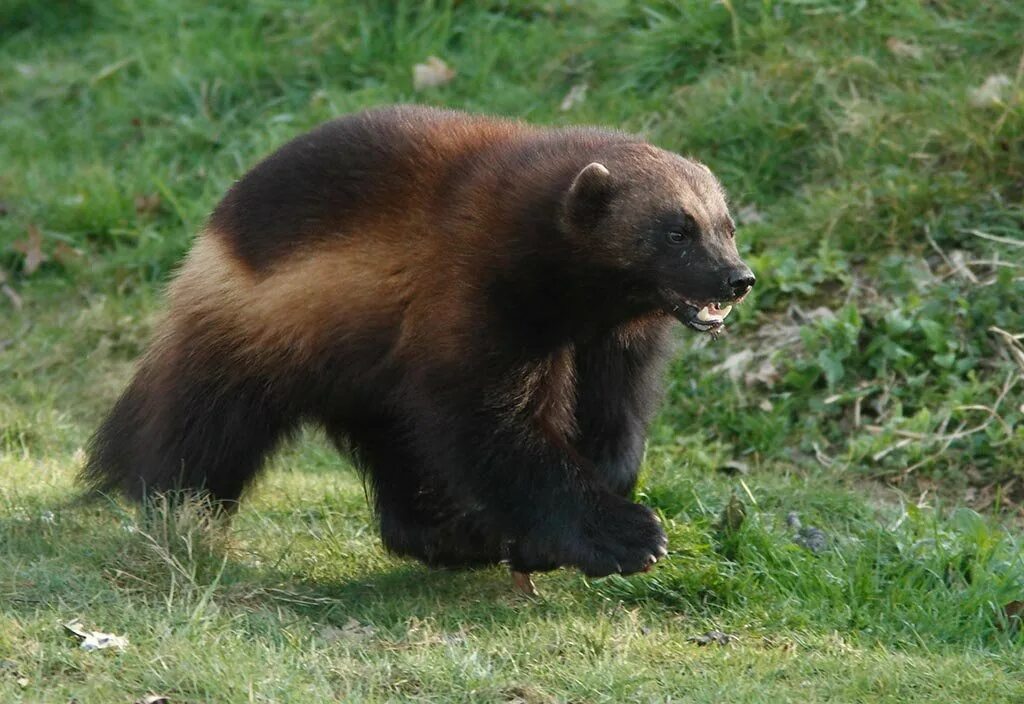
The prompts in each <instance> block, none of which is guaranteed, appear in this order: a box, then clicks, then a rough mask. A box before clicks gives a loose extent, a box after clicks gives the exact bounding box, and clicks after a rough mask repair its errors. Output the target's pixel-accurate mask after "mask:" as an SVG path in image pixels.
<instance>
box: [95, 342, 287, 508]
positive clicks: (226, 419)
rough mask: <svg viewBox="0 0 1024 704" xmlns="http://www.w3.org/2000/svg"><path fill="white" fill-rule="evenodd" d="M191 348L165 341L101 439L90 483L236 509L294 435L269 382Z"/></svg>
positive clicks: (119, 404)
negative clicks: (192, 496)
mask: <svg viewBox="0 0 1024 704" xmlns="http://www.w3.org/2000/svg"><path fill="white" fill-rule="evenodd" d="M183 347H184V348H185V349H187V353H182V352H181V350H175V349H174V346H173V345H170V346H169V345H168V343H167V341H164V342H160V341H158V342H157V343H155V345H154V349H152V350H151V351H150V353H149V354H148V355H147V356H146V357H145V358H144V359H143V361H142V363H141V364H140V366H139V368H138V370H137V371H136V373H135V376H134V378H133V379H132V381H131V383H130V384H129V385H128V388H127V389H126V390H125V391H124V393H123V394H122V395H121V397H120V399H118V401H117V403H116V404H115V405H114V407H113V409H112V410H111V411H110V413H109V414H108V415H107V417H106V419H105V420H104V421H103V424H102V425H101V426H100V427H99V429H98V430H97V431H96V434H95V435H94V436H93V438H92V440H91V443H90V446H89V453H88V459H87V462H86V465H85V468H84V469H83V471H82V477H81V478H82V480H83V481H84V482H85V483H86V484H87V485H88V486H89V487H91V488H92V489H93V490H95V491H99V492H121V493H123V494H125V495H127V496H128V497H130V498H132V499H135V500H142V499H144V498H145V496H147V495H149V494H153V493H164V492H176V491H184V492H188V493H198V494H205V495H208V496H209V497H210V498H212V499H214V500H216V501H217V502H219V503H221V504H226V503H231V502H234V501H236V500H237V499H238V497H239V495H240V494H241V493H242V490H243V489H244V488H245V486H246V484H247V483H248V482H249V481H250V480H251V479H252V478H253V477H254V476H255V474H256V473H257V472H258V471H259V469H260V466H261V465H262V462H263V459H264V457H265V456H266V455H267V453H268V452H270V451H272V450H273V448H274V447H275V446H276V445H277V444H278V442H279V441H280V439H281V438H282V436H283V435H285V434H286V433H287V432H288V431H289V430H290V428H289V427H288V426H287V425H286V423H285V420H284V418H285V416H284V414H283V413H282V409H281V407H280V404H278V403H276V402H275V400H274V398H273V394H272V391H271V389H272V388H273V385H272V384H271V383H269V382H268V380H267V379H262V378H258V377H256V376H252V375H245V374H240V372H239V365H238V364H237V363H234V364H232V361H230V360H228V359H219V360H218V359H217V358H216V355H213V354H211V353H210V352H209V350H202V349H195V347H194V346H193V347H191V348H189V347H188V346H187V345H186V346H183Z"/></svg>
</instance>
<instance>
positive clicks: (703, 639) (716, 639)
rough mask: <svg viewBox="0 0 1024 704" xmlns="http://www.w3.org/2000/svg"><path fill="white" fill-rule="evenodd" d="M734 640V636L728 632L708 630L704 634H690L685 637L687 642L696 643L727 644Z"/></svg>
mask: <svg viewBox="0 0 1024 704" xmlns="http://www.w3.org/2000/svg"><path fill="white" fill-rule="evenodd" d="M734 640H736V636H734V635H731V634H729V633H723V632H722V631H708V632H707V633H705V634H704V635H700V636H691V637H690V638H687V639H686V641H687V642H688V643H696V644H697V645H711V644H712V643H714V644H715V645H728V644H729V643H731V642H732V641H734Z"/></svg>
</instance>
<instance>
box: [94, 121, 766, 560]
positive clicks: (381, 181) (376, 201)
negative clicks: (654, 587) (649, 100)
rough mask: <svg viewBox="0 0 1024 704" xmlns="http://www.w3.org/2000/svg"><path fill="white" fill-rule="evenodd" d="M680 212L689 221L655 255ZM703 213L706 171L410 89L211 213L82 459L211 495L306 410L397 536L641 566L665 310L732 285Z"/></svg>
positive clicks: (248, 470)
mask: <svg viewBox="0 0 1024 704" xmlns="http://www.w3.org/2000/svg"><path fill="white" fill-rule="evenodd" d="M595 161H599V162H601V163H603V164H606V165H607V166H608V169H607V170H601V169H596V170H595V169H591V170H589V171H587V172H586V173H584V172H583V171H582V170H583V167H585V166H587V164H588V163H590V162H595ZM609 170H610V172H611V176H610V177H606V175H605V174H607V173H608V171H609ZM622 177H624V178H622ZM682 208H685V210H686V213H687V218H688V219H687V220H686V222H687V223H690V224H692V225H693V226H694V227H696V228H698V230H699V232H698V231H697V230H695V232H697V234H696V235H695V237H698V239H694V240H693V246H692V247H689V248H687V247H681V248H676V249H671V250H669V249H665V247H666V246H667V245H664V243H663V242H662V240H661V239H659V237H660V229H659V228H664V227H681V226H682V225H675V224H672V223H674V222H675V220H674V219H678V218H679V217H680V216H679V214H678V213H679V212H682ZM648 211H649V212H648ZM677 211H678V212H677ZM666 218H667V220H666ZM665 223H669V224H667V225H666V224H665ZM686 226H689V225H686ZM726 230H731V221H730V220H729V219H728V212H727V209H726V207H725V201H724V198H723V197H722V194H721V189H720V187H719V186H718V184H717V181H715V180H714V178H713V177H712V176H711V174H710V172H708V171H707V169H706V168H705V167H703V166H700V165H697V164H695V163H694V162H689V161H686V160H683V159H681V158H680V157H677V156H675V155H671V154H669V153H667V152H662V151H661V150H657V149H655V148H654V147H651V146H650V145H647V144H645V143H644V142H642V141H640V140H638V139H637V138H635V137H632V136H628V135H624V134H620V133H617V132H609V131H603V130H595V129H565V130H546V129H539V128H534V127H530V126H527V125H524V124H520V123H515V122H509V121H503V120H495V119H491V118H484V117H475V116H469V115H465V114H462V113H457V112H447V111H440V110H433V109H428V108H414V107H402V108H393V109H387V110H379V111H371V112H366V113H361V114H357V115H353V116H350V117H346V118H342V119H340V120H337V121H334V122H331V123H328V124H326V125H324V126H322V127H320V128H318V129H316V130H314V131H312V132H310V133H309V134H306V135H304V136H301V137H299V138H297V139H296V140H294V141H293V142H291V143H289V144H288V145H286V146H284V147H283V148H281V149H280V150H279V151H277V152H276V153H274V154H273V155H271V156H270V157H268V158H267V159H266V160H265V161H263V162H262V163H260V164H259V165H257V166H256V167H255V168H254V169H253V170H252V171H250V172H249V174H247V175H246V176H245V177H244V178H243V179H241V180H240V181H239V182H238V183H237V184H236V185H235V186H234V187H233V188H232V189H231V190H230V192H229V193H228V194H227V196H226V197H225V198H224V200H223V201H222V202H221V203H220V204H219V205H218V206H217V208H216V210H215V211H214V213H213V215H212V217H211V218H210V222H209V224H208V227H207V228H206V230H205V231H204V232H203V233H202V234H201V235H200V236H199V238H198V239H197V241H196V243H195V245H194V247H193V249H192V251H191V253H190V254H189V256H188V258H187V259H186V261H185V263H184V265H183V266H182V268H181V271H180V273H179V274H178V276H177V278H176V280H175V281H174V283H173V284H172V285H171V287H170V291H169V296H168V298H169V305H168V313H167V317H166V320H165V321H164V322H163V324H162V325H161V326H160V329H159V332H158V334H157V337H156V339H155V341H154V342H153V344H152V346H151V348H150V350H149V352H148V353H147V355H146V356H145V358H144V359H143V360H142V361H141V363H140V365H139V368H138V370H137V372H136V375H135V377H134V379H133V380H132V382H131V384H130V385H129V387H128V389H127V390H126V391H125V393H124V395H123V396H122V397H121V399H120V400H119V401H118V403H117V405H116V406H115V407H114V409H113V411H112V412H111V414H110V416H109V417H108V418H107V420H106V421H105V423H104V424H103V426H102V427H101V428H100V429H99V431H98V432H97V434H96V436H95V438H94V441H93V444H92V451H91V453H90V459H89V463H88V465H87V468H86V472H85V477H86V479H87V481H89V482H90V483H91V484H92V485H93V486H94V487H95V488H97V489H100V490H104V491H109V490H114V489H120V490H122V491H124V492H125V493H127V494H128V495H129V496H132V497H135V498H142V497H143V496H144V495H146V494H147V493H149V492H164V491H169V490H175V489H183V490H188V491H203V492H207V493H209V494H210V495H212V496H213V497H214V498H215V499H217V500H219V501H221V502H227V503H230V502H234V501H236V500H237V499H238V498H239V496H240V494H241V493H242V491H243V489H244V488H245V486H246V485H247V483H248V482H249V481H250V480H251V479H252V478H253V477H254V476H255V474H256V473H257V471H258V470H259V468H260V466H261V464H262V462H263V460H264V458H265V457H266V455H267V454H268V453H269V452H271V451H272V450H273V449H274V448H275V447H276V446H277V444H278V443H279V442H280V441H281V440H282V439H283V438H285V437H287V436H288V435H289V434H290V433H291V432H292V431H293V430H294V429H295V428H296V427H298V425H299V424H301V423H303V422H305V421H310V422H315V423H319V424H320V425H322V426H323V427H325V428H326V429H327V431H328V433H329V434H330V435H331V437H332V438H334V440H335V441H336V443H337V444H338V446H339V448H343V449H347V450H351V451H352V452H353V454H354V456H355V457H356V459H357V461H358V463H359V464H360V466H361V467H362V468H364V470H365V471H366V473H367V476H368V478H369V480H370V482H371V485H372V487H373V490H374V496H375V503H376V508H377V510H378V513H379V516H380V520H381V530H382V535H383V538H384V541H385V543H386V544H387V545H388V546H389V547H390V548H391V549H393V550H395V551H397V552H399V553H401V554H407V555H412V556H415V557H417V558H419V559H422V560H424V561H426V562H428V563H431V564H448V565H462V564H476V563H493V562H497V561H499V560H503V559H506V560H509V561H511V563H512V564H513V566H514V567H516V568H517V569H522V570H535V569H550V568H553V567H557V566H559V565H574V566H577V567H579V568H581V569H583V570H585V571H586V572H588V573H590V574H607V573H609V572H632V571H636V570H640V569H644V568H646V567H647V566H648V565H649V564H650V562H651V561H652V560H653V559H656V558H657V556H659V555H661V554H663V552H664V533H663V532H662V530H661V528H660V526H659V525H658V522H657V520H656V519H655V518H654V517H653V515H652V514H651V513H650V512H649V511H648V510H647V509H645V508H643V507H641V506H638V505H636V504H633V503H632V502H630V501H628V500H627V498H626V497H627V496H628V494H629V492H630V491H631V490H632V487H633V485H634V482H635V479H636V472H637V467H638V465H639V462H640V458H641V455H642V452H643V441H644V435H645V431H646V427H647V424H648V422H649V420H650V417H651V415H652V413H653V412H654V410H655V407H656V404H657V402H658V399H659V396H660V394H659V386H660V382H659V380H660V377H661V373H662V368H663V363H664V360H665V358H666V355H667V350H668V344H667V343H668V330H669V326H670V325H671V322H672V318H671V317H669V316H668V315H666V312H665V311H667V310H678V308H679V307H680V306H682V305H684V303H683V301H686V302H691V303H692V302H693V301H699V300H728V299H731V298H734V297H735V296H734V294H735V293H736V292H737V290H738V289H736V286H735V284H729V283H728V280H729V277H730V276H733V274H732V273H730V272H734V271H735V270H736V268H737V267H738V266H742V263H740V262H739V260H738V258H737V257H736V255H735V246H734V245H733V244H732V243H731V236H728V235H727V234H726ZM651 233H655V234H651ZM687 268H688V270H687ZM748 273H749V272H748ZM751 282H752V279H751ZM730 286H732V288H730ZM677 315H678V312H677Z"/></svg>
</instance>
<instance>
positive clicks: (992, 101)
mask: <svg viewBox="0 0 1024 704" xmlns="http://www.w3.org/2000/svg"><path fill="white" fill-rule="evenodd" d="M1011 85H1013V81H1011V80H1010V77H1009V76H1007V75H1006V74H1005V73H994V74H992V75H991V76H989V77H988V78H986V79H985V82H984V83H982V84H981V85H980V86H978V87H977V88H975V89H974V90H972V91H971V96H970V97H971V105H973V106H974V107H976V108H989V107H992V106H994V105H1002V104H1003V103H1004V102H1006V98H1007V93H1008V92H1009V90H1008V89H1009V88H1010V86H1011Z"/></svg>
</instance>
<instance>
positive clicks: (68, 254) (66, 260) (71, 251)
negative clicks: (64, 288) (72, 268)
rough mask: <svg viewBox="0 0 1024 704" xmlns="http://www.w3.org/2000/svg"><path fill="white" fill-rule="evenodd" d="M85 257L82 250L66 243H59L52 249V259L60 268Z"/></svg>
mask: <svg viewBox="0 0 1024 704" xmlns="http://www.w3.org/2000/svg"><path fill="white" fill-rule="evenodd" d="M83 256H85V255H84V254H83V253H82V250H80V249H75V248H74V247H72V246H71V245H69V244H68V243H67V242H59V243H58V244H57V246H56V247H54V248H53V259H54V261H56V262H57V263H58V264H60V265H61V266H68V265H69V264H73V263H74V262H76V261H78V260H79V259H81V258H82V257H83Z"/></svg>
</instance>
